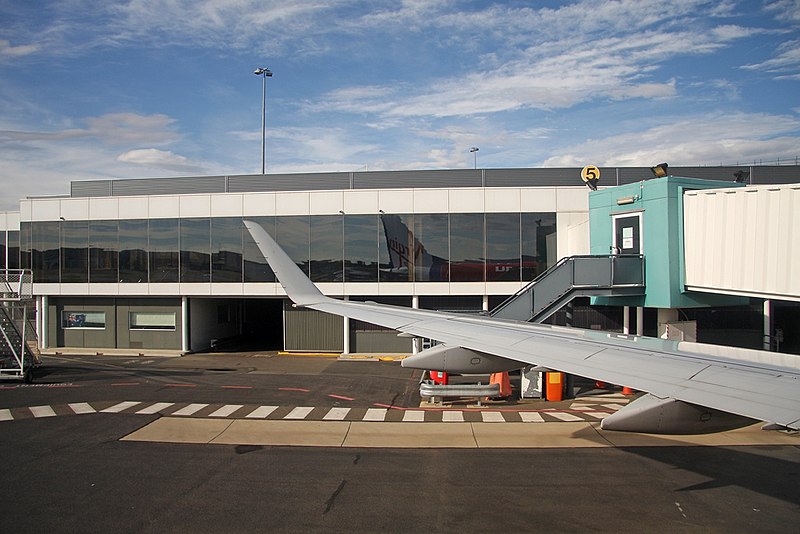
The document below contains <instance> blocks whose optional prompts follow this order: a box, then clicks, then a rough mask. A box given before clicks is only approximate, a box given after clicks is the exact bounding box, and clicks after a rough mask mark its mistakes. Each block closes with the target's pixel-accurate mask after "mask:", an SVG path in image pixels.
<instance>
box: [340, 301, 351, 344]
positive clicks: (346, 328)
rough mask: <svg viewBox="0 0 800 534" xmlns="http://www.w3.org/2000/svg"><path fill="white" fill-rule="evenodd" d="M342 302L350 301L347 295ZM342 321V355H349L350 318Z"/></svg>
mask: <svg viewBox="0 0 800 534" xmlns="http://www.w3.org/2000/svg"><path fill="white" fill-rule="evenodd" d="M344 300H346V301H347V300H350V297H349V296H348V295H345V297H344ZM342 319H344V320H343V321H342V328H344V333H343V334H344V335H343V336H342V339H343V340H344V346H343V347H342V354H350V318H349V317H342Z"/></svg>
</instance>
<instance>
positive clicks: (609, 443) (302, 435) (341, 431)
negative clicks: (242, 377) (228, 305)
mask: <svg viewBox="0 0 800 534" xmlns="http://www.w3.org/2000/svg"><path fill="white" fill-rule="evenodd" d="M44 353H45V354H47V353H50V354H53V355H62V354H63V355H69V354H72V355H77V354H83V355H86V354H87V353H88V354H90V355H93V354H96V355H109V356H110V355H118V356H123V355H125V356H148V357H151V356H162V357H163V356H167V357H178V356H180V355H181V354H180V352H178V351H175V352H174V353H166V352H165V351H163V350H162V351H148V350H141V351H136V350H134V351H131V350H130V349H128V350H124V351H123V350H114V349H98V350H97V351H87V350H86V349H83V350H81V351H71V350H68V349H67V350H63V349H58V350H52V349H51V350H50V351H45V352H44ZM315 355H316V354H308V355H307V356H315ZM252 356H267V355H262V354H252ZM319 356H326V357H331V356H333V355H331V354H324V355H323V354H319ZM206 358H208V359H209V361H214V360H215V356H214V355H213V354H204V355H193V356H192V358H190V359H191V360H193V365H196V364H197V361H198V360H205V359H206ZM350 358H351V359H355V360H361V361H369V360H372V358H370V356H369V355H355V356H351V357H350ZM248 359H249V358H248ZM258 359H259V358H252V359H251V360H250V362H248V363H255V361H256V360H258ZM181 360H183V358H179V359H178V360H175V363H176V364H179V363H183V362H181ZM187 360H188V359H187ZM216 361H217V362H218V361H219V360H216ZM186 363H187V364H189V361H187V362H186ZM264 363H266V362H264ZM258 366H259V365H256V367H258ZM486 408H487V409H490V410H491V409H492V408H491V407H488V406H487V407H486ZM520 408H521V409H523V410H524V405H522V406H520ZM409 409H412V408H409ZM494 409H496V407H495V408H494ZM473 411H474V410H473ZM761 426H762V424H761V423H759V424H755V425H752V426H748V427H745V428H741V429H737V430H732V431H727V432H717V433H713V434H699V435H655V434H640V433H632V432H613V431H604V430H602V429H601V428H600V422H599V421H597V422H592V421H580V422H569V421H558V422H555V421H547V422H542V421H539V422H503V423H502V424H498V423H494V422H476V421H463V422H461V421H442V422H434V421H427V422H413V421H379V422H376V421H324V420H323V421H319V420H316V421H313V420H298V421H292V420H259V419H255V420H254V419H220V418H210V417H188V418H187V417H174V416H169V415H166V416H160V417H158V418H157V419H155V420H153V421H152V422H150V423H148V424H146V425H145V426H143V427H141V428H139V429H138V430H136V431H134V432H132V433H130V434H128V435H126V436H124V437H122V438H121V440H122V441H132V442H153V443H176V444H206V445H250V446H298V447H331V448H399V449H403V448H406V449H408V448H415V449H434V448H452V449H512V448H617V447H682V446H709V447H719V446H723V447H729V446H754V445H755V446H775V445H777V446H795V447H797V446H800V432H783V431H764V430H761Z"/></svg>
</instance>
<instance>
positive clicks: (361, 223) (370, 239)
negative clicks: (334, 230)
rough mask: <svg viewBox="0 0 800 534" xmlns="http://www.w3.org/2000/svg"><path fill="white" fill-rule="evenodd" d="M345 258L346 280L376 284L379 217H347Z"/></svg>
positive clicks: (345, 222)
mask: <svg viewBox="0 0 800 534" xmlns="http://www.w3.org/2000/svg"><path fill="white" fill-rule="evenodd" d="M344 229H345V233H344V235H345V241H344V257H345V258H346V263H345V280H347V281H352V282H374V281H377V280H378V234H379V232H378V217H377V216H376V215H345V217H344Z"/></svg>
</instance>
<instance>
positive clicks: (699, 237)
mask: <svg viewBox="0 0 800 534" xmlns="http://www.w3.org/2000/svg"><path fill="white" fill-rule="evenodd" d="M684 243H685V246H684V250H685V266H686V268H685V283H686V286H687V287H689V288H692V289H698V290H705V291H711V292H729V293H734V294H742V295H750V296H757V297H763V298H776V299H782V300H797V301H800V276H798V275H797V266H798V265H800V184H795V185H784V186H754V187H747V188H736V189H726V190H724V191H720V190H716V191H688V192H686V193H685V194H684Z"/></svg>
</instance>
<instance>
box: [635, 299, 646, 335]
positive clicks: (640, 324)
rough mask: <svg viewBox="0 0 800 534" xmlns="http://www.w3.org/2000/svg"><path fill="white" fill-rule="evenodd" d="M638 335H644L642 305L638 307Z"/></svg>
mask: <svg viewBox="0 0 800 534" xmlns="http://www.w3.org/2000/svg"><path fill="white" fill-rule="evenodd" d="M636 335H637V336H643V335H644V308H642V307H641V306H637V307H636Z"/></svg>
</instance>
